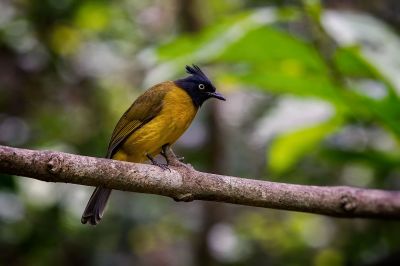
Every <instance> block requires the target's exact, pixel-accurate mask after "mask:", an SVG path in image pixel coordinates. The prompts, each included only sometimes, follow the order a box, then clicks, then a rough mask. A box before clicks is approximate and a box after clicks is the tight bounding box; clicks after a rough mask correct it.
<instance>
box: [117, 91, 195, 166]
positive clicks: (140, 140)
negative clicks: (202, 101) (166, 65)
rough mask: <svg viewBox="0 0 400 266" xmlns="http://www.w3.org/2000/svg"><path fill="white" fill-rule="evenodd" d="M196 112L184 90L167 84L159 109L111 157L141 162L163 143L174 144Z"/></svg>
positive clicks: (153, 154) (154, 154)
mask: <svg viewBox="0 0 400 266" xmlns="http://www.w3.org/2000/svg"><path fill="white" fill-rule="evenodd" d="M196 113H197V107H195V106H194V105H193V101H192V99H191V97H190V96H189V95H188V94H187V92H186V91H184V90H183V89H181V88H179V87H177V86H176V85H172V86H170V89H169V91H168V92H167V93H166V94H165V96H164V99H163V105H162V109H161V111H160V113H159V114H158V115H157V116H156V117H155V118H153V119H152V120H151V121H150V122H148V123H146V124H145V125H144V126H142V127H141V128H139V129H138V130H136V131H135V132H134V133H132V134H131V135H130V136H129V137H128V139H127V140H126V141H125V142H124V144H123V145H122V147H121V149H120V150H119V151H118V152H117V153H116V154H115V155H114V156H113V158H114V159H117V160H124V161H131V162H144V161H146V160H147V157H146V154H149V155H151V156H156V155H157V154H159V153H160V151H161V148H162V146H163V145H165V144H171V145H172V144H173V143H175V142H176V141H177V140H178V138H179V137H180V136H181V135H182V134H183V133H184V132H185V131H186V129H187V128H188V127H189V125H190V124H191V122H192V120H193V118H194V117H195V115H196Z"/></svg>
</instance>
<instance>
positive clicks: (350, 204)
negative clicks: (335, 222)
mask: <svg viewBox="0 0 400 266" xmlns="http://www.w3.org/2000/svg"><path fill="white" fill-rule="evenodd" d="M340 206H341V208H342V209H343V210H344V211H345V212H354V211H355V209H356V208H357V199H356V198H355V197H354V196H352V195H350V194H345V195H343V196H341V197H340Z"/></svg>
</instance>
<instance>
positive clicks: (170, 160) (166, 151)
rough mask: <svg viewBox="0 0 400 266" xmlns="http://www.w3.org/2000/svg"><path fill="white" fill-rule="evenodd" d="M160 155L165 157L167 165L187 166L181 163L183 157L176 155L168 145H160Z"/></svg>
mask: <svg viewBox="0 0 400 266" xmlns="http://www.w3.org/2000/svg"><path fill="white" fill-rule="evenodd" d="M161 155H162V156H163V157H164V158H165V160H166V161H167V164H168V165H171V166H176V167H188V165H187V164H185V163H183V160H184V158H183V157H177V156H176V155H175V153H174V152H173V151H172V149H171V147H170V146H169V145H164V146H163V147H162V151H161Z"/></svg>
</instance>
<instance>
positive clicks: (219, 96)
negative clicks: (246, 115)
mask: <svg viewBox="0 0 400 266" xmlns="http://www.w3.org/2000/svg"><path fill="white" fill-rule="evenodd" d="M208 96H210V97H213V98H216V99H218V100H222V101H226V99H225V98H224V96H222V94H221V93H219V92H216V91H215V92H209V93H208Z"/></svg>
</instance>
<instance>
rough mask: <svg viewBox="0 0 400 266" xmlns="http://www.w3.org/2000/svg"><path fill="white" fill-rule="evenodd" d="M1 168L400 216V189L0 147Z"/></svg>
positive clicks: (50, 177) (279, 205)
mask: <svg viewBox="0 0 400 266" xmlns="http://www.w3.org/2000/svg"><path fill="white" fill-rule="evenodd" d="M0 172H2V173H6V174H12V175H21V176H27V177H31V178H35V179H39V180H42V181H47V182H64V183H73V184H80V185H87V186H104V187H107V188H112V189H117V190H125V191H133V192H141V193H151V194H157V195H163V196H167V197H172V198H174V199H175V200H179V201H192V200H209V201H219V202H227V203H233V204H242V205H249V206H257V207H265V208H273V209H282V210H293V211H301V212H309V213H318V214H325V215H330V216H338V217H353V218H354V217H369V218H391V219H400V192H399V191H383V190H376V189H361V188H352V187H345V186H337V187H320V186H305V185H293V184H285V183H276V182H268V181H260V180H253V179H246V178H239V177H233V176H223V175H215V174H209V173H203V172H199V171H196V170H194V169H193V168H191V167H171V171H168V170H165V171H163V170H162V169H160V168H159V167H156V166H152V165H146V164H136V163H128V162H121V161H115V160H109V159H99V158H93V157H87V156H79V155H73V154H68V153H63V152H51V151H34V150H27V149H18V148H12V147H7V146H0Z"/></svg>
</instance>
